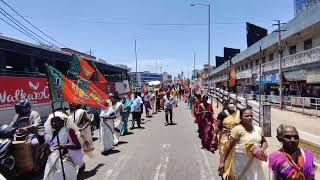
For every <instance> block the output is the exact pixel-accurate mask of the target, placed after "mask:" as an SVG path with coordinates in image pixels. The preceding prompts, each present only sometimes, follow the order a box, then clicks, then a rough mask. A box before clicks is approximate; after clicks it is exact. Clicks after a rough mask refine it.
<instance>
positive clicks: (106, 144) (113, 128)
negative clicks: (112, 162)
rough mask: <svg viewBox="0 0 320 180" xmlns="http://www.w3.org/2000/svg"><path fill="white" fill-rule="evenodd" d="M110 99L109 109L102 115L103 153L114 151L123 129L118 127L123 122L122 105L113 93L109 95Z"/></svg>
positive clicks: (102, 112)
mask: <svg viewBox="0 0 320 180" xmlns="http://www.w3.org/2000/svg"><path fill="white" fill-rule="evenodd" d="M109 98H110V102H109V104H108V107H107V108H106V109H104V110H102V111H101V113H100V117H101V121H100V137H101V138H100V139H101V152H105V151H109V150H112V149H113V146H116V145H118V142H119V136H120V129H121V127H120V129H118V127H119V125H120V124H119V123H120V122H121V121H122V122H123V120H122V116H121V113H122V112H123V106H122V103H121V102H118V101H117V99H116V97H115V95H114V94H113V93H110V94H109ZM119 121H120V122H119Z"/></svg>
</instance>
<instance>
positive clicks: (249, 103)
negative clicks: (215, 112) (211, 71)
mask: <svg viewBox="0 0 320 180" xmlns="http://www.w3.org/2000/svg"><path fill="white" fill-rule="evenodd" d="M206 93H207V95H208V96H209V97H211V98H214V99H216V100H217V105H218V104H219V102H220V103H222V104H224V102H225V101H227V100H228V99H229V98H231V99H234V100H236V102H237V108H238V109H243V108H246V107H250V108H252V111H253V119H254V121H255V122H256V124H257V125H259V126H260V127H262V129H263V132H264V135H265V136H266V137H271V109H270V105H269V104H265V103H264V104H261V106H260V104H259V102H257V101H255V100H253V99H248V98H245V97H243V96H239V95H237V94H232V93H229V92H227V91H224V90H222V89H219V88H212V89H211V90H209V89H208V88H207V89H206Z"/></svg>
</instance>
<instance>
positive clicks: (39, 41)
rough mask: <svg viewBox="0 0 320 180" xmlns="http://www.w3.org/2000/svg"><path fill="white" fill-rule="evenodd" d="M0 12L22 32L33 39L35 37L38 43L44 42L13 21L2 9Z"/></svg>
mask: <svg viewBox="0 0 320 180" xmlns="http://www.w3.org/2000/svg"><path fill="white" fill-rule="evenodd" d="M0 13H1V14H2V15H3V16H4V17H6V18H7V19H8V20H9V21H11V22H12V23H13V24H15V25H16V26H18V27H19V28H20V30H22V31H23V32H24V34H28V35H29V36H31V37H33V39H36V41H37V42H38V43H40V44H44V43H43V42H42V41H41V40H40V39H38V38H37V37H35V36H34V35H33V34H30V33H29V32H28V31H26V30H25V29H23V27H21V26H20V25H19V24H17V23H16V22H15V21H13V20H12V19H10V18H9V17H8V16H7V15H6V14H5V13H3V12H2V11H0ZM20 32H21V31H20Z"/></svg>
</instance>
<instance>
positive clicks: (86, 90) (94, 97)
mask: <svg viewBox="0 0 320 180" xmlns="http://www.w3.org/2000/svg"><path fill="white" fill-rule="evenodd" d="M45 66H46V69H47V72H48V80H49V87H50V89H51V93H52V94H51V100H52V102H57V101H58V100H59V99H61V97H63V98H64V99H65V100H66V101H67V102H68V103H70V104H84V105H89V106H92V107H97V108H105V106H104V102H105V98H104V97H103V96H105V95H101V94H99V93H101V92H99V93H98V92H97V91H96V87H95V86H94V85H93V84H92V83H91V82H89V81H88V80H85V79H83V78H79V79H78V81H77V84H76V83H74V82H72V81H71V80H70V79H68V78H66V77H65V76H64V75H63V74H62V73H61V72H59V71H58V70H56V69H55V68H53V67H51V66H50V65H48V64H46V65H45Z"/></svg>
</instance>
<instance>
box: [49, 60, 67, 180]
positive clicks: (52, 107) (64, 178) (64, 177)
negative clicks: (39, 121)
mask: <svg viewBox="0 0 320 180" xmlns="http://www.w3.org/2000/svg"><path fill="white" fill-rule="evenodd" d="M46 65H47V64H45V66H46ZM46 78H47V82H48V86H49V93H50V98H51V109H52V114H53V117H55V116H56V115H55V114H54V113H55V111H54V106H53V100H52V91H51V88H50V81H49V74H48V70H47V69H46ZM57 141H58V146H60V139H59V133H58V134H57ZM58 151H59V157H60V162H61V169H62V175H63V180H66V175H65V172H64V167H63V161H62V153H61V149H60V148H58Z"/></svg>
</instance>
